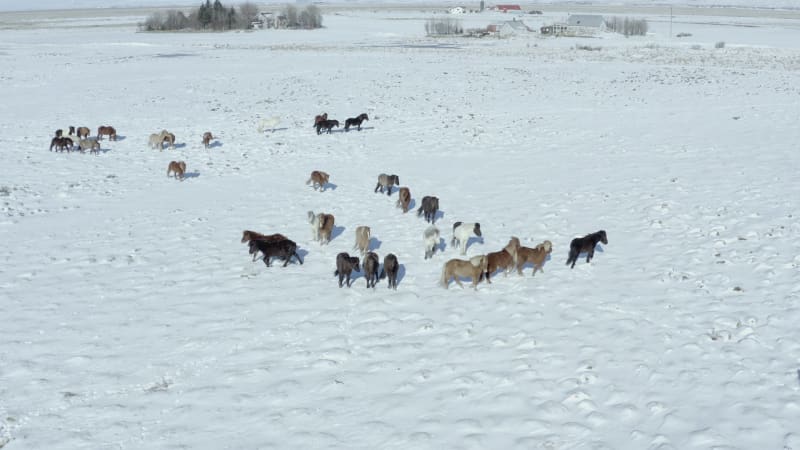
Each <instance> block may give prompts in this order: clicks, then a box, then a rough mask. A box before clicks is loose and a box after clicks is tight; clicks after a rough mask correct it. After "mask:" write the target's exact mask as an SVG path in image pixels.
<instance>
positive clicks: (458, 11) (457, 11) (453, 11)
mask: <svg viewBox="0 0 800 450" xmlns="http://www.w3.org/2000/svg"><path fill="white" fill-rule="evenodd" d="M447 12H449V13H450V14H464V13H465V12H467V10H466V9H465V8H464V7H463V6H454V7H452V8H450V9H449V10H448V11H447Z"/></svg>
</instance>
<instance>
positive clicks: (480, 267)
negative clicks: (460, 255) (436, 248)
mask: <svg viewBox="0 0 800 450" xmlns="http://www.w3.org/2000/svg"><path fill="white" fill-rule="evenodd" d="M474 259H476V261H475V262H473V261H471V260H470V261H465V260H463V259H451V260H450V261H447V262H446V263H445V265H444V267H443V268H442V278H441V280H440V283H441V284H442V286H444V288H445V289H447V288H448V285H449V284H450V280H451V279H455V280H456V283H458V285H459V286H461V287H462V288H463V287H464V285H463V284H461V280H459V278H461V277H467V278H471V279H472V287H473V289H475V290H477V289H478V282H480V280H481V278H482V276H483V273H484V272H486V267H487V265H488V261H487V259H486V256H485V255H481V256H476V257H475V258H474Z"/></svg>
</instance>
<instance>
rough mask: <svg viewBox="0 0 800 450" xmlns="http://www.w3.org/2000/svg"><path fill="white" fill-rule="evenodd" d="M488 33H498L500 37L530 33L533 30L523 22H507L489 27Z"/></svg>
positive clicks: (487, 28)
mask: <svg viewBox="0 0 800 450" xmlns="http://www.w3.org/2000/svg"><path fill="white" fill-rule="evenodd" d="M486 31H488V32H489V33H496V34H497V35H499V36H512V35H515V34H521V33H529V32H531V31H533V30H532V29H531V28H530V27H529V26H527V25H525V23H524V22H522V21H521V20H506V21H504V22H500V23H494V24H491V25H489V26H487V27H486Z"/></svg>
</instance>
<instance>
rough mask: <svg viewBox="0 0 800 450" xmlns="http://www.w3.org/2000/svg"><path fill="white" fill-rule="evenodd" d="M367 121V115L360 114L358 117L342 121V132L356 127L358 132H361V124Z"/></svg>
mask: <svg viewBox="0 0 800 450" xmlns="http://www.w3.org/2000/svg"><path fill="white" fill-rule="evenodd" d="M365 120H369V117H368V116H367V113H361V114H359V115H358V117H351V118H349V119H347V120H345V121H344V131H350V127H351V126H356V127H358V131H361V122H363V121H365Z"/></svg>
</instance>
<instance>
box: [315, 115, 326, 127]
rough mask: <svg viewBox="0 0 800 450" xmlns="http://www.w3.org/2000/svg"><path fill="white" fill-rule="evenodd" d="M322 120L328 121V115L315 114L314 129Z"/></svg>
mask: <svg viewBox="0 0 800 450" xmlns="http://www.w3.org/2000/svg"><path fill="white" fill-rule="evenodd" d="M324 120H328V113H322V114H317V115H316V116H314V127H316V126H317V125H318V124H319V123H320V122H322V121H324Z"/></svg>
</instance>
